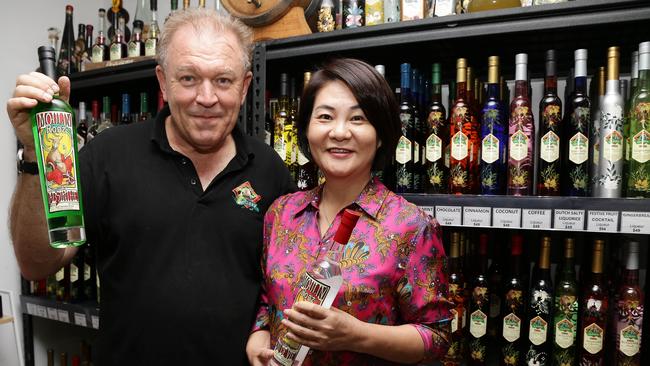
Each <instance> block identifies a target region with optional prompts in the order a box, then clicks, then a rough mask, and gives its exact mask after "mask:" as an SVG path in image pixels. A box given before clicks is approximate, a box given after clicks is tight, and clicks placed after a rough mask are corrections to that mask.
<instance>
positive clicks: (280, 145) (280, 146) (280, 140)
mask: <svg viewBox="0 0 650 366" xmlns="http://www.w3.org/2000/svg"><path fill="white" fill-rule="evenodd" d="M275 123H276V125H277V124H282V126H284V123H285V119H284V118H283V117H278V118H277V119H276V121H275ZM274 140H275V141H273V150H275V152H276V153H278V155H280V159H282V161H286V160H287V142H286V141H285V139H284V136H283V134H282V133H281V132H280V133H277V134H276V135H275V138H274Z"/></svg>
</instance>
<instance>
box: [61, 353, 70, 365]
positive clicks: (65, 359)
mask: <svg viewBox="0 0 650 366" xmlns="http://www.w3.org/2000/svg"><path fill="white" fill-rule="evenodd" d="M59 365H65V366H68V354H67V353H65V352H63V353H61V355H59Z"/></svg>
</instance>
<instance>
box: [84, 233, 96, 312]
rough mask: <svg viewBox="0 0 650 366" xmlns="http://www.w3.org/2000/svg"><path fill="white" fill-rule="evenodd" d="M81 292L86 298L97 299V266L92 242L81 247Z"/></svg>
mask: <svg viewBox="0 0 650 366" xmlns="http://www.w3.org/2000/svg"><path fill="white" fill-rule="evenodd" d="M83 259H84V260H83V292H84V297H85V298H86V300H91V301H95V300H96V299H97V278H96V276H97V268H96V264H95V248H94V246H93V245H92V244H90V243H89V244H88V245H85V246H84V247H83Z"/></svg>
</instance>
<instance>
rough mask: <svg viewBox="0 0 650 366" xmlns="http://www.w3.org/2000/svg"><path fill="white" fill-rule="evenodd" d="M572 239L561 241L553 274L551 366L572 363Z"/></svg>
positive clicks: (575, 320) (574, 327) (574, 316)
mask: <svg viewBox="0 0 650 366" xmlns="http://www.w3.org/2000/svg"><path fill="white" fill-rule="evenodd" d="M574 253H575V242H574V240H573V239H572V238H566V239H565V240H564V261H563V263H562V269H561V270H560V273H559V274H556V278H558V280H557V284H556V286H555V297H554V302H553V304H554V305H553V342H552V343H553V353H552V355H553V363H552V364H553V365H557V366H562V365H575V364H576V343H577V342H576V334H577V329H578V284H577V282H576V272H575V263H574V259H573V258H574Z"/></svg>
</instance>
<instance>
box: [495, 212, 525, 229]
mask: <svg viewBox="0 0 650 366" xmlns="http://www.w3.org/2000/svg"><path fill="white" fill-rule="evenodd" d="M492 226H493V227H504V228H511V229H518V228H520V227H521V209H520V208H502V207H495V208H493V209H492Z"/></svg>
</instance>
